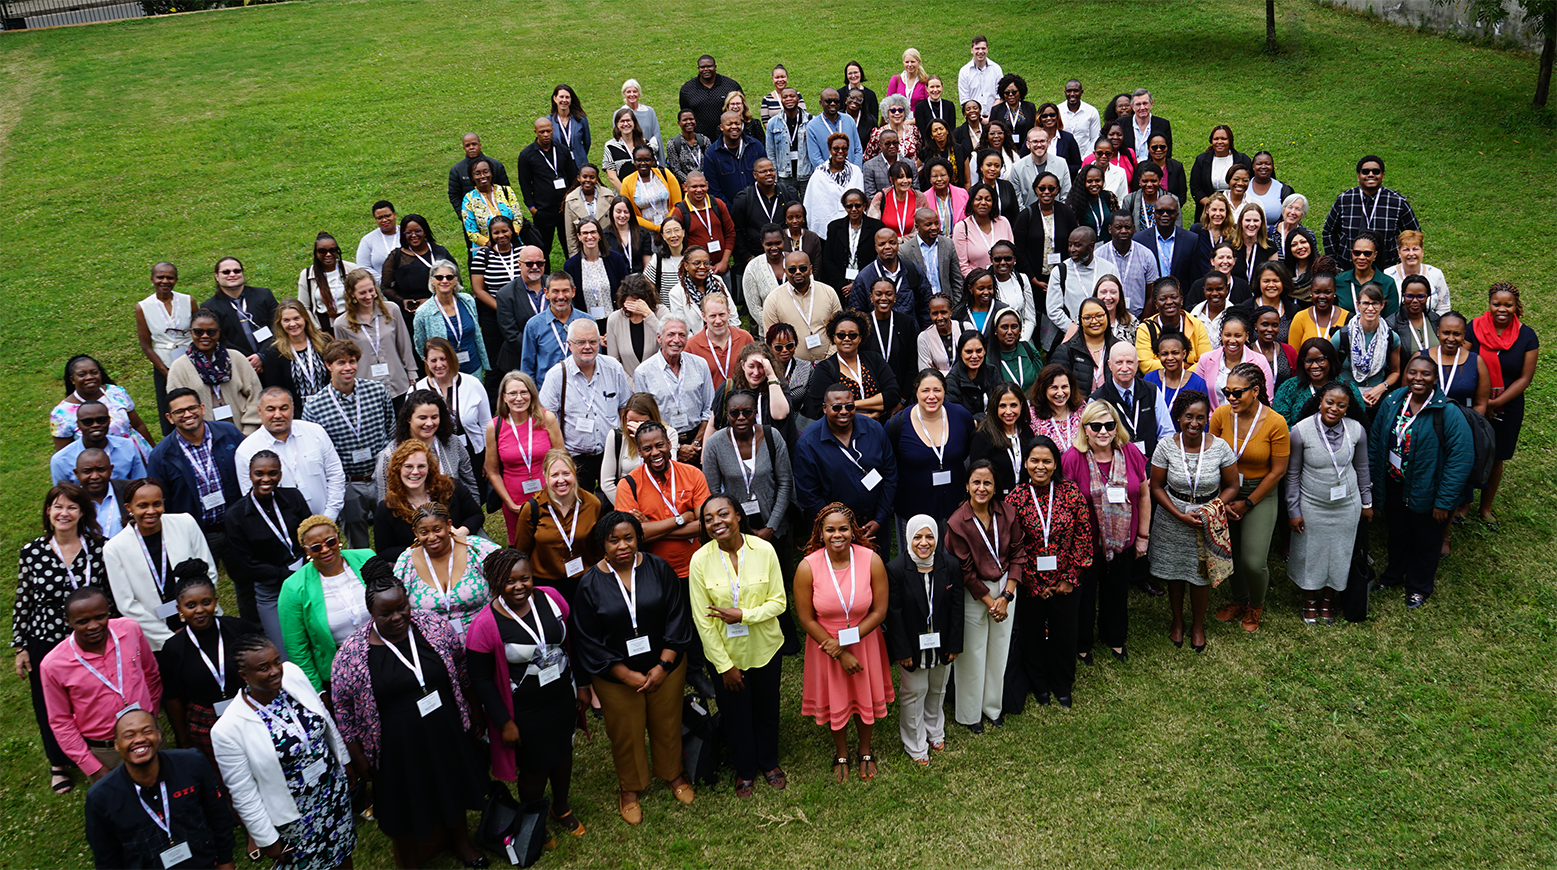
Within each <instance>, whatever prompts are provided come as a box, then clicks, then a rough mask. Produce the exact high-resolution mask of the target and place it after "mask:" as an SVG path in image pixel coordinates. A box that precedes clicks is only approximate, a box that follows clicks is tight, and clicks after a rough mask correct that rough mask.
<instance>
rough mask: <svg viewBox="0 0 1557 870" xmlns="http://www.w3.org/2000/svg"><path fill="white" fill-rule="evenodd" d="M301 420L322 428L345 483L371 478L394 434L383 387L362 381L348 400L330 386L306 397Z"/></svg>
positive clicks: (387, 397) (392, 412)
mask: <svg viewBox="0 0 1557 870" xmlns="http://www.w3.org/2000/svg"><path fill="white" fill-rule="evenodd" d="M303 419H304V420H307V421H308V422H310V423H318V424H319V425H320V426H323V427H324V431H325V433H326V434H327V435H329V436H330V441H331V442H332V443H333V444H334V445H335V452H336V453H338V454H340V457H341V470H343V471H345V472H346V478H347V479H348V480H361V479H365V478H371V477H372V475H373V463H374V458H375V457H376V456H378V452H379V451H380V450H383V449H384V445H386V444H388V443H389V439H390V437H391V436H393V435H394V431H395V413H394V409H393V408H392V407H391V406H390V404H389V392H388V391H387V390H385V389H384V385H383V384H380V383H378V382H377V381H370V380H366V379H363V378H358V379H357V381H356V388H355V389H354V390H352V393H351V395H349V396H348V395H346V394H344V393H341V392H340V391H339V390H337V389H335V385H334V384H333V383H332V384H331V385H330V386H328V387H325V388H324V389H322V390H320V391H319V392H317V393H315V394H313V395H312V396H309V397H308V402H307V404H305V405H304V406H303Z"/></svg>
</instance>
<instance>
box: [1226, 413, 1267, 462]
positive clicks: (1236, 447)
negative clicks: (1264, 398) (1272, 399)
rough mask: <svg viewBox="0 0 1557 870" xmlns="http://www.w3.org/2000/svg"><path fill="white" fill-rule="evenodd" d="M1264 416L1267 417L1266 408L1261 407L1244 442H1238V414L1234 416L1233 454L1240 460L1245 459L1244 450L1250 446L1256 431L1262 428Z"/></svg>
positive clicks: (1244, 437)
mask: <svg viewBox="0 0 1557 870" xmlns="http://www.w3.org/2000/svg"><path fill="white" fill-rule="evenodd" d="M1264 416H1265V406H1264V405H1261V406H1260V409H1259V410H1258V411H1256V412H1255V414H1254V423H1253V425H1251V426H1250V427H1249V434H1247V435H1245V436H1243V440H1242V441H1239V440H1238V415H1237V414H1233V453H1234V454H1236V455H1237V456H1238V458H1239V459H1242V458H1243V451H1244V449H1245V448H1246V447H1248V446H1249V439H1250V438H1253V437H1254V430H1256V429H1258V428H1260V418H1262V417H1264Z"/></svg>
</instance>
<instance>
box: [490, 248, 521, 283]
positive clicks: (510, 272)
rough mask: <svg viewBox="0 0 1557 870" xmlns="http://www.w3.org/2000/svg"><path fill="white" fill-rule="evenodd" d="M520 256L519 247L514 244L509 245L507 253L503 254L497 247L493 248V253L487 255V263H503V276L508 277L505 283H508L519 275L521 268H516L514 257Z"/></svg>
mask: <svg viewBox="0 0 1557 870" xmlns="http://www.w3.org/2000/svg"><path fill="white" fill-rule="evenodd" d="M518 256H519V249H518V248H515V247H513V246H509V248H508V253H507V254H503V253H501V252H499V251H498V249H497V248H493V249H492V253H491V254H490V255H489V256H488V257H487V265H488V266H489V267H490V266H491V264H492V263H498V264H499V265H501V266H502V267H503V277H504V278H505V279H506V280H505V281H504V282H503V283H505V284H506V283H508V282H509V281H512V280H514V278H516V277H518V275H519V270H517V269H515V268H514V258H516V257H518Z"/></svg>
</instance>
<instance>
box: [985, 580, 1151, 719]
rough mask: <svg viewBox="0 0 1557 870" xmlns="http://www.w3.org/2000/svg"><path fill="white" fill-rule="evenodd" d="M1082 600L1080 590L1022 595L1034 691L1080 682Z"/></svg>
mask: <svg viewBox="0 0 1557 870" xmlns="http://www.w3.org/2000/svg"><path fill="white" fill-rule="evenodd" d="M1126 576H1128V575H1126ZM1080 603H1081V595H1080V590H1076V591H1073V592H1067V593H1065V594H1063V595H1061V594H1058V593H1056V594H1054V595H1051V596H1049V597H1048V598H1039V597H1038V596H1036V595H1034V596H1028V595H1025V594H1024V595H1023V596H1022V606H1020V607H1018V608H1017V609H1016V633H1017V638H1018V640H1019V641H1020V644H1019V646H1020V649H1021V653H1022V666H1023V669H1024V670H1025V671H1026V672H1027V683H1028V685H1029V687H1031V689H1032V691H1033V693H1034V694H1041V693H1043V692H1052V693H1053V694H1055V695H1061V696H1063V695H1069V694H1070V693H1071V687H1072V686H1074V685H1075V683H1076V623H1077V621H1078V620H1077V618H1076V612H1077V609H1078V607H1079V606H1080ZM1007 703H1010V702H1009V700H1008V701H1007Z"/></svg>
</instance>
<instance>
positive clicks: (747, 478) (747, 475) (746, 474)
mask: <svg viewBox="0 0 1557 870" xmlns="http://www.w3.org/2000/svg"><path fill="white" fill-rule="evenodd" d="M759 425H760V424H759ZM725 431H727V432H729V433H730V446H731V447H734V448H735V464H736V465H739V466H740V467H741V481H742V482H743V483H744V484H745V485H746V494H747V495H748V496H750V495H751V481H752V478H754V477H756V476H757V436H756V434H755V433H753V434H752V439H751V466H752V467H751V470H750V471H747V469H746V461H745V460H743V459H741V445H739V444H737V443H735V430H734V429H727V430H725Z"/></svg>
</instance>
